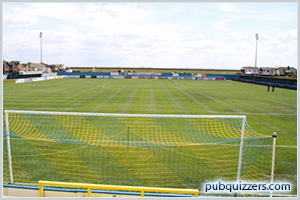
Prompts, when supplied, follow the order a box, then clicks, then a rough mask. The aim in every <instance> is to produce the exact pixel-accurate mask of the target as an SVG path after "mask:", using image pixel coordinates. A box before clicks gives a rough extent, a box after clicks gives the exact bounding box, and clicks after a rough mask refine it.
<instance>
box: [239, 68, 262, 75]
mask: <svg viewBox="0 0 300 200" xmlns="http://www.w3.org/2000/svg"><path fill="white" fill-rule="evenodd" d="M241 71H242V72H243V74H245V75H257V74H258V73H259V70H258V67H251V66H247V67H246V66H245V67H242V69H241Z"/></svg>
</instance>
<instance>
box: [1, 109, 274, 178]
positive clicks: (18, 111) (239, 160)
mask: <svg viewBox="0 0 300 200" xmlns="http://www.w3.org/2000/svg"><path fill="white" fill-rule="evenodd" d="M4 113H5V123H6V142H7V154H8V166H9V177H10V184H13V183H14V180H13V169H12V156H11V146H10V132H9V116H8V114H9V113H20V114H40V115H69V116H70V115H71V116H102V117H104V116H106V117H159V118H222V119H230V118H231V119H242V128H241V138H240V139H241V141H240V150H239V159H238V167H237V168H238V170H237V179H236V180H237V182H238V181H239V180H240V176H241V167H242V162H243V147H244V135H245V126H246V116H245V115H170V114H122V113H120V114H119V113H81V112H52V111H24V110H5V111H4ZM273 140H274V142H273V150H272V166H271V168H272V169H271V182H273V178H274V170H275V146H274V145H275V144H276V137H273Z"/></svg>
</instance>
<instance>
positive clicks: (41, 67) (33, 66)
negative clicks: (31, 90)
mask: <svg viewBox="0 0 300 200" xmlns="http://www.w3.org/2000/svg"><path fill="white" fill-rule="evenodd" d="M28 67H29V68H30V71H45V72H51V68H50V66H48V65H46V64H45V63H28Z"/></svg>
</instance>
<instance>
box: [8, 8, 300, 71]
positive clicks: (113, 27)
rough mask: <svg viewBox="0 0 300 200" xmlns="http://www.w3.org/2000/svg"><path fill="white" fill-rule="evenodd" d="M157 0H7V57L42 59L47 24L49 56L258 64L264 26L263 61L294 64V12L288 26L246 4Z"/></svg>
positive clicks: (70, 62) (109, 62)
mask: <svg viewBox="0 0 300 200" xmlns="http://www.w3.org/2000/svg"><path fill="white" fill-rule="evenodd" d="M160 5H161V4H155V3H148V4H145V3H143V4H142V3H4V6H3V11H4V12H3V16H4V17H3V19H4V22H3V30H4V31H3V49H4V51H3V57H4V59H6V60H21V61H22V62H28V61H30V62H39V60H40V58H39V56H40V52H39V48H40V46H39V44H40V43H39V42H40V39H39V32H40V31H42V32H43V40H42V41H43V61H45V62H47V63H64V64H66V65H67V66H151V67H186V65H188V66H189V67H203V68H209V67H212V68H240V67H241V66H243V65H253V63H254V51H255V38H254V35H255V34H256V33H259V35H260V40H259V56H262V57H264V59H260V60H259V64H261V65H263V64H268V65H269V66H272V65H273V66H274V65H277V63H288V62H289V63H288V64H287V65H290V66H292V65H293V64H291V63H295V64H296V60H297V59H296V58H297V57H293V56H294V55H295V52H297V45H296V43H297V42H296V41H297V29H296V25H294V24H293V23H291V20H292V19H293V18H292V16H293V15H292V14H291V15H289V16H290V17H289V18H286V19H282V20H281V22H285V21H287V22H289V27H290V28H286V27H285V26H284V24H285V23H277V20H274V22H273V21H271V22H273V23H274V24H272V23H269V22H270V20H271V19H270V18H268V19H267V21H265V19H266V18H265V17H264V16H265V15H266V14H265V13H259V12H256V11H255V12H256V13H255V15H253V13H252V12H250V11H251V9H249V12H247V14H246V15H245V13H241V11H243V10H245V6H242V5H244V4H238V3H218V4H215V3H214V4H209V6H206V7H205V9H207V10H203V5H204V4H201V3H197V4H192V3H189V4H184V5H185V6H180V4H177V3H168V4H164V5H163V7H160ZM205 5H207V4H205ZM220 10H221V11H222V12H219V11H220ZM273 10H275V11H276V9H273ZM285 11H286V10H285ZM253 12H254V11H253ZM207 13H210V15H206V14H207ZM273 14H274V13H273ZM22 52H23V54H22ZM279 58H280V59H279ZM272 60H274V62H273V63H272ZM283 60H285V61H287V62H285V61H283ZM295 64H294V65H295Z"/></svg>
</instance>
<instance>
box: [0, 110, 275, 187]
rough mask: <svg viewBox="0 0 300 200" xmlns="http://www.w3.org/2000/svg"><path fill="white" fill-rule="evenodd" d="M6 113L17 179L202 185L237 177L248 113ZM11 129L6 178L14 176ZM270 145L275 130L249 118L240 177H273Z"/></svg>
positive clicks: (5, 181)
mask: <svg viewBox="0 0 300 200" xmlns="http://www.w3.org/2000/svg"><path fill="white" fill-rule="evenodd" d="M8 116H9V117H8V120H9V132H10V145H11V156H12V166H13V170H12V171H13V177H14V183H18V184H33V185H34V184H37V182H38V181H39V180H48V181H65V182H80V183H94V184H113V185H132V186H149V187H150V186H152V187H172V188H194V189H199V190H200V191H202V190H203V184H204V183H207V182H212V181H213V180H223V181H226V180H227V181H235V180H236V178H237V171H238V161H239V152H240V143H241V133H242V130H243V128H242V127H243V118H238V117H235V118H230V117H229V118H225V117H217V116H216V117H209V118H206V117H201V116H198V117H197V116H196V117H195V116H192V117H189V116H162V115H161V116H160V115H147V116H146V115H142V116H138V115H124V116H123V115H114V114H111V115H110V114H99V115H89V114H84V115H78V114H76V115H73V114H72V113H64V114H62V113H60V114H58V113H43V114H41V113H34V112H31V113H22V112H17V113H14V112H9V113H8ZM4 124H5V123H4ZM5 128H6V127H4V131H5V130H6V129H5ZM5 136H6V134H4V137H3V145H4V147H3V150H4V152H3V160H4V163H3V169H4V173H3V174H4V177H3V182H4V183H8V182H9V169H8V164H7V163H8V156H7V148H6V147H7V146H6V145H7V142H6V137H5ZM271 150H272V139H271V137H266V136H264V135H261V134H259V133H257V132H255V131H254V130H252V129H251V128H250V127H249V126H248V125H247V124H246V125H245V126H244V148H243V161H242V167H241V176H240V177H241V180H245V181H258V180H263V181H269V180H270V172H271V153H272V151H271Z"/></svg>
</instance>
